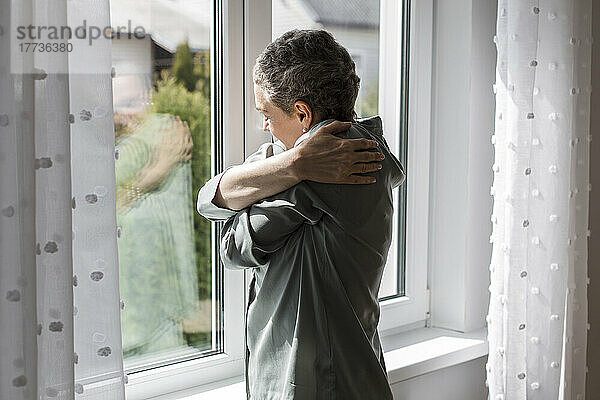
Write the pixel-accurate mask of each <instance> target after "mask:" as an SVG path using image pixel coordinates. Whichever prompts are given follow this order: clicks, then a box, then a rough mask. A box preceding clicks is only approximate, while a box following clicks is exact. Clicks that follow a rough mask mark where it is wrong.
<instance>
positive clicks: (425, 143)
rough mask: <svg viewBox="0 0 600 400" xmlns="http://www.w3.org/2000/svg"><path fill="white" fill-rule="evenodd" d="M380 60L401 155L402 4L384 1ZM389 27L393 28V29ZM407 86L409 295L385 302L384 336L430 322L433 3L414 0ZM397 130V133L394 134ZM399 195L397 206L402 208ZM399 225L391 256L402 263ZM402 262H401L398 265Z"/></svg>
mask: <svg viewBox="0 0 600 400" xmlns="http://www.w3.org/2000/svg"><path fill="white" fill-rule="evenodd" d="M380 10H381V11H380V16H381V17H380V26H381V31H380V59H379V66H380V67H379V68H380V69H379V105H380V106H379V111H380V114H381V117H382V119H383V122H384V128H385V129H384V130H385V132H386V134H387V135H388V137H387V139H386V140H387V141H388V143H389V145H390V147H392V148H393V149H394V152H395V153H396V154H398V151H399V147H398V146H399V143H398V138H399V132H400V129H401V121H400V117H401V110H400V83H401V71H400V68H386V66H389V65H398V66H400V65H401V47H400V46H399V43H401V41H400V38H401V37H402V24H401V23H399V22H398V21H402V2H400V1H396V0H381V8H380ZM388 27H389V29H388ZM409 28H410V30H409V32H410V33H409V35H410V40H409V46H410V47H409V62H408V68H409V75H408V78H409V82H408V161H407V165H406V173H407V176H406V181H405V183H404V184H405V185H407V215H406V253H405V254H406V269H405V273H406V277H405V289H406V290H405V296H403V297H398V298H395V299H391V300H386V301H382V302H381V319H380V323H379V329H380V332H381V336H382V337H385V336H388V335H391V334H394V333H397V332H401V331H405V330H408V329H412V328H415V327H419V326H424V325H425V323H426V321H427V319H428V318H429V294H428V289H427V269H428V268H427V265H428V261H427V260H428V259H427V256H428V242H429V240H428V239H429V238H428V235H429V230H428V226H429V188H430V182H429V180H430V174H429V166H430V132H431V77H432V74H431V71H432V48H433V47H432V46H433V42H432V37H433V0H412V1H410V25H409ZM390 132H396V133H397V134H396V135H390ZM396 197H397V196H395V199H394V200H395V202H394V207H395V209H396V210H398V209H399V207H398V199H397V198H396ZM396 230H397V225H396V224H395V226H394V239H393V242H392V251H390V258H391V259H392V260H397V248H398V245H397V237H398V235H397V232H396ZM396 262H397V261H396Z"/></svg>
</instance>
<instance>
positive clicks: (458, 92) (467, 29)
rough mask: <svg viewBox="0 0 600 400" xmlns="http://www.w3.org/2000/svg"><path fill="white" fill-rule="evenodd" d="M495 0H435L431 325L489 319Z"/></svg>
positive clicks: (475, 324) (461, 325) (478, 323)
mask: <svg viewBox="0 0 600 400" xmlns="http://www.w3.org/2000/svg"><path fill="white" fill-rule="evenodd" d="M496 8H497V3H496V0H485V1H481V0H452V1H450V0H436V1H435V2H434V38H433V40H434V46H433V47H434V53H433V64H434V67H433V68H434V71H433V89H432V92H433V102H432V106H433V107H432V133H431V134H432V142H431V143H432V148H431V154H432V155H431V156H432V165H431V173H432V187H431V196H430V238H431V241H430V244H429V251H430V253H429V254H430V257H429V259H430V263H429V268H430V269H429V285H430V286H429V287H430V289H431V315H432V325H433V326H437V327H441V328H448V329H453V330H457V331H469V330H473V329H478V328H481V327H483V326H484V325H485V315H486V314H487V307H488V297H489V292H488V290H487V287H488V285H489V269H488V267H489V262H490V256H491V244H490V243H489V235H490V234H491V222H490V215H491V211H492V198H491V197H490V195H489V190H490V186H491V184H492V178H493V173H492V170H491V165H492V164H493V146H492V143H491V142H490V137H491V135H492V132H493V130H494V107H495V103H494V102H495V99H494V96H493V93H492V84H493V82H494V80H495V62H496V49H495V46H494V43H493V41H492V38H493V36H494V33H495V26H496Z"/></svg>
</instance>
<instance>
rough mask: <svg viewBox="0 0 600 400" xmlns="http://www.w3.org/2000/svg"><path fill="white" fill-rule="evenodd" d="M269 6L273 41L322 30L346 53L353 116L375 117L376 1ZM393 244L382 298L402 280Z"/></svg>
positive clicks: (294, 1)
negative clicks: (356, 82)
mask: <svg viewBox="0 0 600 400" xmlns="http://www.w3.org/2000/svg"><path fill="white" fill-rule="evenodd" d="M272 5H273V14H272V16H273V23H272V33H273V39H276V38H277V37H279V36H281V35H282V34H283V33H285V32H287V31H289V30H291V29H324V30H326V31H328V32H329V33H331V34H332V35H333V36H334V37H335V38H336V40H337V41H338V42H339V43H340V44H341V45H343V46H344V47H345V48H346V49H347V50H348V52H349V53H350V56H351V57H352V59H353V60H354V63H355V65H356V73H357V74H358V76H359V77H360V80H361V82H360V91H359V93H358V99H357V101H356V107H355V110H356V114H357V115H358V116H359V118H361V117H370V116H374V115H377V114H378V113H379V84H380V82H379V81H380V80H379V51H380V50H379V48H380V46H379V36H380V23H379V22H380V15H379V14H380V13H379V11H380V0H361V1H359V0H352V1H348V0H272ZM390 67H391V68H396V67H397V66H390ZM384 126H385V121H384ZM391 134H392V135H393V134H397V133H393V132H386V135H388V136H389V135H391ZM396 143H397V141H396ZM392 151H394V149H392ZM394 152H395V151H394ZM397 215H398V210H396V218H395V219H394V221H397V220H398V218H397ZM395 223H396V222H395ZM396 228H397V226H396V227H395V229H394V232H398V229H396ZM397 243H398V241H397V240H394V242H393V244H392V248H390V255H389V257H388V265H387V266H386V269H385V272H384V274H383V278H382V282H381V288H380V291H379V296H380V297H382V298H383V297H389V296H395V295H397V294H398V293H399V288H400V286H401V285H400V284H399V283H401V280H400V279H403V277H401V276H400V271H401V270H402V268H400V265H403V262H399V258H398V257H397V249H396V248H395V247H396V246H397Z"/></svg>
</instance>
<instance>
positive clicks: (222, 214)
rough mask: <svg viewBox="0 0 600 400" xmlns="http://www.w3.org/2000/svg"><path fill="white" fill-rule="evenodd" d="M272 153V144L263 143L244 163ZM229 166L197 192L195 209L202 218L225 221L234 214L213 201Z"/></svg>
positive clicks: (234, 212) (260, 158)
mask: <svg viewBox="0 0 600 400" xmlns="http://www.w3.org/2000/svg"><path fill="white" fill-rule="evenodd" d="M269 149H270V150H269ZM272 155H273V149H272V144H271V143H265V144H263V145H261V146H260V147H259V148H258V150H257V151H256V152H255V153H253V154H251V155H250V156H249V157H248V158H247V159H246V160H245V161H244V164H247V163H251V162H255V161H258V160H264V159H265V158H267V157H270V156H272ZM229 168H231V167H228V168H226V169H225V171H223V172H221V173H220V174H217V175H215V176H213V177H212V178H210V179H209V180H208V181H207V182H206V183H205V184H204V186H202V188H201V189H200V191H199V192H198V199H197V202H196V210H197V211H198V213H199V214H200V215H202V216H203V217H204V218H206V219H208V220H210V221H213V222H217V221H225V220H226V219H228V218H230V217H232V216H234V215H235V214H236V212H237V211H234V210H231V209H229V208H225V207H219V206H217V205H216V204H215V203H213V200H214V198H215V194H216V193H217V189H218V188H219V183H220V182H221V178H222V177H223V174H225V172H227V170H228V169H229Z"/></svg>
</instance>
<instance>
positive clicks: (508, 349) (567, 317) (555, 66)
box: [487, 0, 592, 400]
mask: <svg viewBox="0 0 600 400" xmlns="http://www.w3.org/2000/svg"><path fill="white" fill-rule="evenodd" d="M591 4H592V2H591V0H577V1H574V0H539V1H522V0H499V1H498V16H497V35H496V37H495V38H494V40H495V42H496V45H497V50H498V59H497V67H496V83H495V93H496V122H495V126H496V127H495V132H494V135H493V136H492V143H494V146H495V163H494V165H493V170H494V183H493V186H492V188H491V194H492V195H493V196H494V207H493V214H492V218H491V219H492V223H493V234H492V237H491V238H490V240H491V241H492V242H493V252H492V259H491V263H490V272H491V286H490V292H491V297H490V308H489V315H488V339H489V346H490V347H489V358H488V364H487V383H488V386H489V393H490V399H493V400H501V399H504V400H519V399H540V400H551V399H573V400H582V399H584V398H585V376H586V340H587V329H588V326H587V304H586V298H587V237H588V236H589V231H588V207H589V205H588V200H589V190H591V187H590V186H589V141H590V140H591V136H590V135H589V134H590V132H589V113H590V92H591V86H590V60H591V41H592V39H591Z"/></svg>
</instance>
